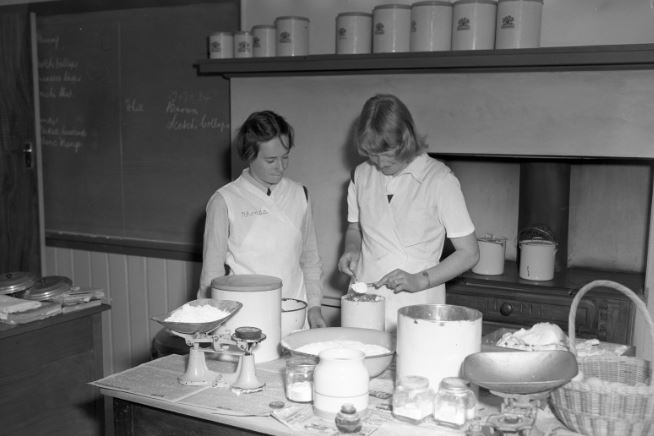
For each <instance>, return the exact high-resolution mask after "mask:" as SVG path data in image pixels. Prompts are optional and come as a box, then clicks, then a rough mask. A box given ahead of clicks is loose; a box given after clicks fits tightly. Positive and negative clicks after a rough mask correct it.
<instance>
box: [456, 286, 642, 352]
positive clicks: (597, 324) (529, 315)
mask: <svg viewBox="0 0 654 436" xmlns="http://www.w3.org/2000/svg"><path fill="white" fill-rule="evenodd" d="M572 299H573V295H569V294H567V293H565V292H556V293H547V292H543V293H535V292H522V291H518V290H504V289H494V288H487V287H476V286H471V285H465V284H464V285H461V284H456V285H450V286H448V288H447V299H446V301H447V303H448V304H455V305H458V306H466V307H472V308H475V309H477V310H479V311H480V312H481V313H482V314H483V317H484V318H483V319H484V322H485V323H492V325H494V326H497V325H502V326H506V327H512V328H517V327H531V326H532V325H533V324H535V323H538V322H551V323H555V324H557V325H558V326H559V327H561V328H562V329H563V330H564V331H565V332H566V333H567V332H568V315H569V313H570V305H571V304H572ZM632 318H633V313H632V308H631V303H630V301H629V300H628V299H626V298H620V296H617V297H613V296H607V295H605V294H599V295H592V294H587V295H586V296H585V297H584V298H583V299H582V300H581V301H580V303H579V307H578V308H577V314H576V323H575V324H576V332H577V336H579V337H582V338H597V339H600V340H602V341H607V342H613V343H619V344H629V343H631V341H630V339H631V328H632ZM487 330H488V329H487Z"/></svg>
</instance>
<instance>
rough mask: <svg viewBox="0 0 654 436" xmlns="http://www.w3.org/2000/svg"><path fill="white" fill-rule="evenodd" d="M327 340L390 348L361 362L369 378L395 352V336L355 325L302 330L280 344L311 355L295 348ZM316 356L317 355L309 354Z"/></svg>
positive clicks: (381, 368) (377, 371)
mask: <svg viewBox="0 0 654 436" xmlns="http://www.w3.org/2000/svg"><path fill="white" fill-rule="evenodd" d="M328 341H357V342H361V343H364V344H370V345H380V346H382V347H385V348H387V349H389V350H390V352H388V353H385V354H379V355H377V356H367V357H366V358H365V359H364V361H363V363H364V364H365V365H366V369H367V370H368V375H370V378H373V377H377V376H378V375H379V374H381V373H382V372H384V370H385V369H386V368H388V365H390V363H391V361H392V360H393V355H394V354H395V337H394V336H393V335H391V334H390V333H389V332H383V331H380V330H373V329H364V328H357V327H325V328H320V329H310V330H302V331H298V332H295V333H291V334H290V335H288V336H286V337H284V338H282V341H281V345H282V347H284V348H285V349H287V350H288V351H290V352H291V354H295V355H298V356H306V355H311V354H307V353H302V352H298V351H297V349H298V348H300V347H302V346H304V345H307V344H315V343H318V342H328ZM311 356H315V357H317V355H311Z"/></svg>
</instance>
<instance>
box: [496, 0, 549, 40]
mask: <svg viewBox="0 0 654 436" xmlns="http://www.w3.org/2000/svg"><path fill="white" fill-rule="evenodd" d="M542 14H543V0H499V1H498V2H497V21H496V24H495V29H496V30H495V48H533V47H539V46H540V24H541V17H542Z"/></svg>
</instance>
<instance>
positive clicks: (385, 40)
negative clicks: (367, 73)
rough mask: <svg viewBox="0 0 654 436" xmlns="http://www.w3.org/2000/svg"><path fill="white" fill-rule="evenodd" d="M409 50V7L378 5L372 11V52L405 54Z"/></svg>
mask: <svg viewBox="0 0 654 436" xmlns="http://www.w3.org/2000/svg"><path fill="white" fill-rule="evenodd" d="M410 49H411V6H409V5H402V4H386V5H379V6H377V7H375V8H374V9H373V10H372V51H373V52H374V53H396V52H407V51H409V50H410Z"/></svg>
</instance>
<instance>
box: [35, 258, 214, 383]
mask: <svg viewBox="0 0 654 436" xmlns="http://www.w3.org/2000/svg"><path fill="white" fill-rule="evenodd" d="M45 254H46V259H45V261H46V262H45V263H46V268H47V269H46V272H45V273H44V274H45V275H63V276H67V277H70V278H71V279H72V280H73V283H74V284H75V285H77V286H89V287H96V288H101V289H104V291H105V295H106V298H107V302H108V303H109V304H110V305H111V310H109V311H107V312H104V313H103V323H102V340H103V351H104V354H103V363H104V374H112V373H115V372H119V371H122V370H124V369H127V368H130V367H132V366H135V365H138V364H140V363H143V362H144V361H147V360H149V359H150V356H151V355H150V345H151V341H152V338H153V337H154V335H156V334H157V332H158V331H159V330H160V328H161V326H160V325H159V324H157V323H155V322H154V321H151V320H150V318H151V317H152V316H153V315H158V314H161V313H165V312H167V311H169V310H171V309H174V308H176V307H179V306H181V305H182V304H184V303H186V302H187V301H189V300H192V299H194V298H195V293H196V291H197V283H198V280H199V273H200V267H201V266H200V264H199V263H195V262H186V261H177V260H170V259H159V258H146V257H139V256H127V255H121V254H109V253H101V252H93V251H84V250H73V249H68V248H55V247H47V248H46V253H45Z"/></svg>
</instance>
